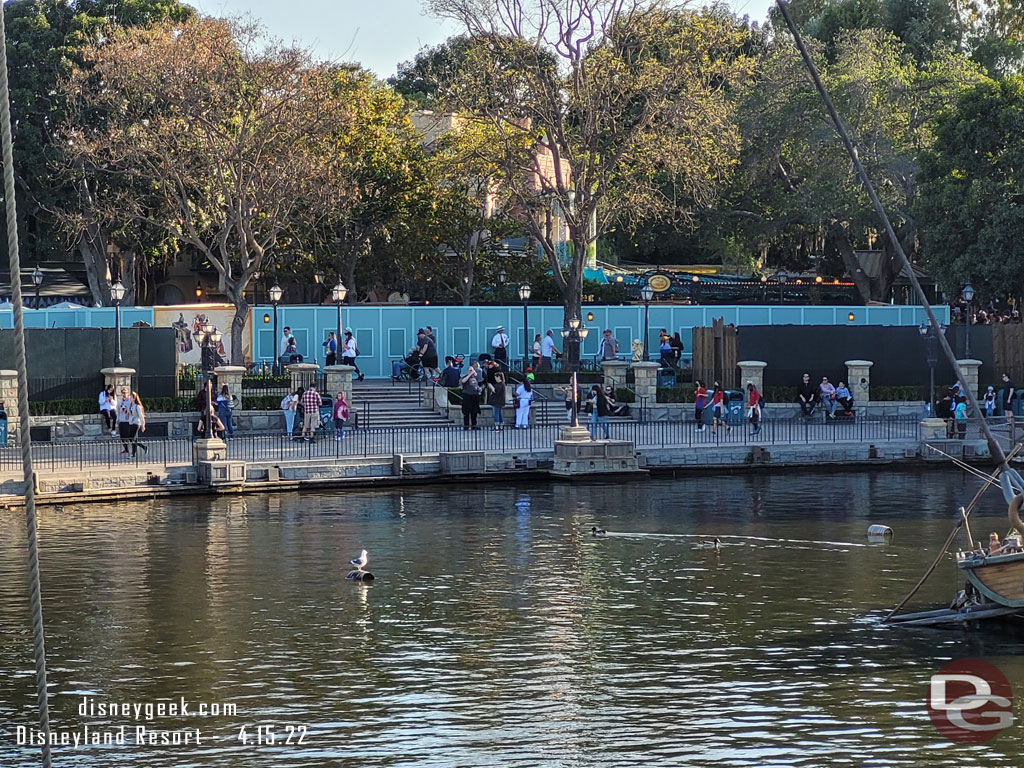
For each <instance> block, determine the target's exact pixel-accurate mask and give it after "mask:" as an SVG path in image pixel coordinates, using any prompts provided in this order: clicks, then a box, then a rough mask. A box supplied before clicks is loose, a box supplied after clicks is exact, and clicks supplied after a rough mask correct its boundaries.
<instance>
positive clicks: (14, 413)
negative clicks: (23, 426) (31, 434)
mask: <svg viewBox="0 0 1024 768" xmlns="http://www.w3.org/2000/svg"><path fill="white" fill-rule="evenodd" d="M0 402H2V403H3V404H4V412H5V413H6V414H7V440H8V442H9V444H10V445H14V444H15V443H17V442H18V439H17V438H18V417H19V414H20V413H21V411H20V410H19V409H18V372H17V371H0Z"/></svg>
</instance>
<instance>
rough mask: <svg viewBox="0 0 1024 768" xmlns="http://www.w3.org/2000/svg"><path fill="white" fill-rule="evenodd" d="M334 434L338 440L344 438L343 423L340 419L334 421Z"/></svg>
mask: <svg viewBox="0 0 1024 768" xmlns="http://www.w3.org/2000/svg"><path fill="white" fill-rule="evenodd" d="M334 434H335V437H338V438H339V439H340V438H342V437H344V436H345V422H344V420H342V419H335V420H334Z"/></svg>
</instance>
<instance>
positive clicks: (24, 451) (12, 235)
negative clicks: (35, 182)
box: [0, 9, 52, 768]
mask: <svg viewBox="0 0 1024 768" xmlns="http://www.w3.org/2000/svg"><path fill="white" fill-rule="evenodd" d="M4 11H5V9H0V143H2V144H3V166H4V207H5V209H6V213H7V254H8V256H9V258H10V270H11V294H12V295H11V303H12V304H13V305H14V350H15V356H16V359H17V368H18V438H19V440H20V441H21V465H22V471H23V474H24V476H25V521H26V525H27V529H28V530H27V533H28V580H29V599H30V602H31V608H32V646H33V652H34V656H35V665H36V701H37V706H38V709H39V731H40V734H41V735H42V737H43V743H42V754H43V768H50V766H51V764H52V763H51V757H50V712H49V706H48V704H47V700H46V644H45V642H44V633H43V603H42V595H41V590H40V586H39V539H38V536H37V533H36V496H35V473H34V472H33V471H32V437H31V434H30V432H29V412H28V369H27V368H26V365H25V323H24V318H23V315H22V296H21V256H20V254H19V253H18V213H17V202H16V199H15V195H14V149H13V143H14V142H13V137H12V135H11V100H10V90H9V88H8V82H7V29H6V19H5V18H4V16H5V12H4Z"/></svg>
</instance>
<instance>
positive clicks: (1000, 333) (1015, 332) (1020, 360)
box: [989, 325, 1024, 387]
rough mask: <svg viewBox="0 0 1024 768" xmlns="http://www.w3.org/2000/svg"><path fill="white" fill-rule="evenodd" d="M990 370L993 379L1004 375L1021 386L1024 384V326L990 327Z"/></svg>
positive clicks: (997, 379)
mask: <svg viewBox="0 0 1024 768" xmlns="http://www.w3.org/2000/svg"><path fill="white" fill-rule="evenodd" d="M989 327H990V328H991V329H992V368H993V373H994V377H993V378H994V379H995V380H996V381H1002V376H1003V374H1004V373H1006V374H1009V376H1010V379H1011V380H1013V381H1014V382H1016V384H1017V386H1018V387H1019V386H1022V382H1024V325H992V326H989Z"/></svg>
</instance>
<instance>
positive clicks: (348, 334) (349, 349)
mask: <svg viewBox="0 0 1024 768" xmlns="http://www.w3.org/2000/svg"><path fill="white" fill-rule="evenodd" d="M358 356H359V347H358V345H357V344H356V337H355V336H353V335H352V329H351V328H346V329H345V342H344V344H343V345H342V351H341V364H342V365H351V366H352V367H353V368H355V369H356V376H357V377H358V379H357V381H362V380H363V379H364V378H366V377H365V376H363V374H362V373H361V372H360V371H359V366H358V365H356V358H357V357H358Z"/></svg>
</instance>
